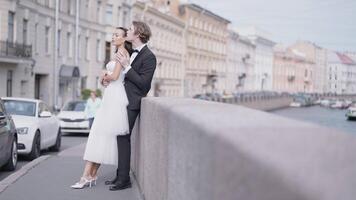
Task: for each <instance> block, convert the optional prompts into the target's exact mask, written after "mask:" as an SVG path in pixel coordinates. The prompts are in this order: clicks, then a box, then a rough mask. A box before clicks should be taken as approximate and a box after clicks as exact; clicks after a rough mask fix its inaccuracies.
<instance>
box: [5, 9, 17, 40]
mask: <svg viewBox="0 0 356 200" xmlns="http://www.w3.org/2000/svg"><path fill="white" fill-rule="evenodd" d="M14 21H15V13H14V12H9V18H8V32H7V41H8V42H14Z"/></svg>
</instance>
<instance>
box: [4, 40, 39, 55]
mask: <svg viewBox="0 0 356 200" xmlns="http://www.w3.org/2000/svg"><path fill="white" fill-rule="evenodd" d="M0 56H1V57H10V58H31V57H32V45H25V44H20V43H13V42H7V41H0Z"/></svg>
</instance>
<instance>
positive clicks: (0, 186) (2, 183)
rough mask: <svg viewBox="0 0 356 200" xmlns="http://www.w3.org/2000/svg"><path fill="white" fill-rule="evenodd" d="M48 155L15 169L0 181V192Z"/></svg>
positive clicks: (48, 156) (47, 157) (47, 156)
mask: <svg viewBox="0 0 356 200" xmlns="http://www.w3.org/2000/svg"><path fill="white" fill-rule="evenodd" d="M50 157H51V156H50V155H46V156H41V157H39V158H36V159H35V160H33V161H31V162H30V163H27V164H26V165H25V166H23V167H22V168H21V169H20V170H18V171H16V172H15V173H13V174H11V175H9V176H8V177H6V178H5V179H3V180H2V181H0V194H1V193H2V192H3V191H5V190H6V188H7V187H9V186H10V185H11V184H13V183H15V182H16V181H17V180H18V179H19V178H21V177H22V176H24V175H25V174H27V173H28V172H29V171H30V170H31V169H33V168H34V167H36V166H37V165H39V164H40V163H41V162H43V161H45V160H47V159H49V158H50Z"/></svg>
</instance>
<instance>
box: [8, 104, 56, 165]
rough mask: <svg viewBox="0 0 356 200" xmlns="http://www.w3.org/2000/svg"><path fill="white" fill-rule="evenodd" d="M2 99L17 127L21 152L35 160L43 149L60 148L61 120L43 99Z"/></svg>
mask: <svg viewBox="0 0 356 200" xmlns="http://www.w3.org/2000/svg"><path fill="white" fill-rule="evenodd" d="M2 100H3V102H4V106H5V109H6V110H7V112H8V113H9V114H10V115H11V116H12V119H13V120H14V123H15V126H16V129H17V134H18V145H17V146H18V153H19V154H24V155H27V156H28V158H30V159H31V160H33V159H35V158H37V157H39V156H40V155H41V150H43V149H47V148H50V150H53V151H59V150H60V147H61V131H60V127H59V120H58V119H57V117H56V116H54V115H52V113H51V112H50V110H49V108H48V106H47V105H46V104H45V103H44V102H43V101H41V100H36V99H25V98H11V97H5V98H2Z"/></svg>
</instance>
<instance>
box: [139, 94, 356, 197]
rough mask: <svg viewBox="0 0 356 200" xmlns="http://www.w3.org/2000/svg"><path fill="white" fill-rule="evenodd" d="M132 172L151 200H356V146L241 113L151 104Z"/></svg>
mask: <svg viewBox="0 0 356 200" xmlns="http://www.w3.org/2000/svg"><path fill="white" fill-rule="evenodd" d="M138 120H139V123H138V126H136V127H135V131H134V133H133V134H134V135H133V145H132V149H133V151H132V154H133V159H132V170H133V173H134V175H135V178H136V179H137V182H138V185H139V189H140V193H141V194H142V196H143V197H144V199H146V200H182V199H187V200H188V199H192V200H195V199H196V200H200V199H212V200H213V199H214V200H215V199H216V200H220V199H224V200H238V199H243V200H250V199H251V200H252V199H264V200H278V199H283V200H286V199H298V200H301V199H308V200H314V199H315V200H316V199H320V200H321V199H323V200H328V199H330V200H334V199H343V200H347V199H350V200H351V199H354V198H355V196H356V191H355V189H354V188H355V187H356V181H355V180H356V170H355V169H356V156H355V154H354V152H355V151H356V138H355V137H353V136H352V135H349V134H344V133H342V132H339V131H336V130H333V129H328V128H325V127H320V126H317V125H314V124H311V123H306V122H301V121H296V120H292V119H287V118H283V117H280V116H276V115H273V114H270V113H266V112H262V111H258V110H254V109H250V108H246V107H243V106H236V105H229V104H222V103H216V102H207V101H202V100H191V99H175V98H146V99H144V100H143V102H142V113H141V117H140V118H139V119H138Z"/></svg>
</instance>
